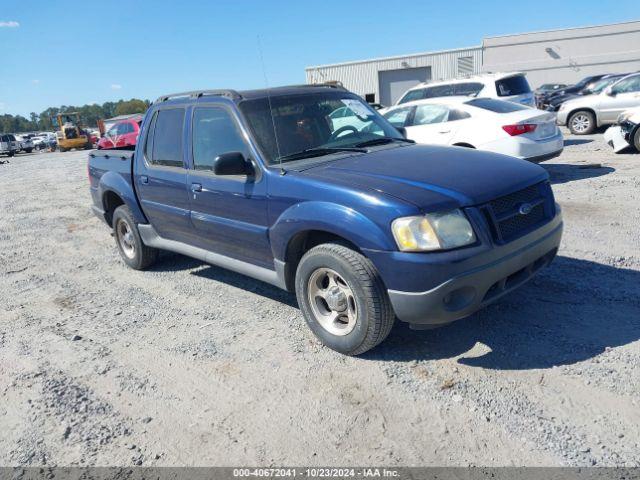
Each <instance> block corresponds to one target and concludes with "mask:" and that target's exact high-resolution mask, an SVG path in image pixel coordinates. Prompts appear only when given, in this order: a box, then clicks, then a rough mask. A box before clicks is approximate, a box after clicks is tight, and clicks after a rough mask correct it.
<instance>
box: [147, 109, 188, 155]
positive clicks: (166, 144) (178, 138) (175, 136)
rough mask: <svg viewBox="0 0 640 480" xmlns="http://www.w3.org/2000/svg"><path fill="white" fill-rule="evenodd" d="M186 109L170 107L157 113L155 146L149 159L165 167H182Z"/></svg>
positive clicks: (154, 131) (154, 135)
mask: <svg viewBox="0 0 640 480" xmlns="http://www.w3.org/2000/svg"><path fill="white" fill-rule="evenodd" d="M183 124H184V109H182V108H170V109H166V110H159V111H158V112H157V113H156V118H155V128H154V130H153V146H152V152H151V158H150V159H149V161H150V162H151V163H152V164H154V165H161V166H164V167H182V166H183V163H182V129H183Z"/></svg>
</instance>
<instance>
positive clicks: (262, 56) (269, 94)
mask: <svg viewBox="0 0 640 480" xmlns="http://www.w3.org/2000/svg"><path fill="white" fill-rule="evenodd" d="M256 37H257V38H258V51H259V52H260V63H261V64H262V74H263V75H264V84H265V86H266V88H267V100H268V101H269V114H270V115H271V125H273V136H274V138H275V140H276V151H277V153H278V166H279V167H280V175H284V174H285V173H286V172H285V170H284V168H282V154H281V153H280V142H279V141H278V131H277V129H276V120H275V118H274V116H273V107H272V106H271V88H270V87H269V80H268V79H267V69H266V68H265V66H264V55H263V54H262V42H261V41H260V35H259V34H258V35H256Z"/></svg>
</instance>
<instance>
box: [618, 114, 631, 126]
mask: <svg viewBox="0 0 640 480" xmlns="http://www.w3.org/2000/svg"><path fill="white" fill-rule="evenodd" d="M632 115H633V112H622V113H621V114H620V115H618V120H617V122H618V125H620V124H621V123H622V122H624V121H625V120H626V119H627V118H629V117H630V116H632Z"/></svg>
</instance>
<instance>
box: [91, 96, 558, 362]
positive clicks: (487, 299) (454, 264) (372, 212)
mask: <svg viewBox="0 0 640 480" xmlns="http://www.w3.org/2000/svg"><path fill="white" fill-rule="evenodd" d="M344 108H347V109H348V110H349V111H350V112H349V113H350V114H349V115H345V114H344V111H340V112H337V111H338V110H339V109H344ZM336 112H337V113H336ZM349 118H352V119H354V120H353V121H349V120H348V119H349ZM89 178H90V184H91V193H92V197H93V201H94V206H93V209H94V212H95V213H96V214H97V215H98V216H99V217H100V218H101V219H103V220H104V221H105V222H106V223H107V225H109V226H110V227H111V228H112V229H113V231H114V237H115V239H116V244H117V247H118V249H119V251H120V254H121V256H122V258H123V260H124V261H125V263H126V264H128V265H129V266H131V267H132V268H136V269H144V268H147V267H149V266H151V265H152V264H153V263H154V262H155V261H156V260H157V252H158V250H163V249H164V250H170V251H174V252H178V253H182V254H185V255H189V256H192V257H194V258H198V259H200V260H202V261H204V262H207V263H211V264H214V265H219V266H222V267H225V268H228V269H231V270H234V271H237V272H240V273H242V274H244V275H248V276H251V277H253V278H255V279H258V280H260V281H264V282H268V283H271V284H273V285H276V286H278V287H280V288H283V289H285V290H288V291H291V292H295V294H296V297H297V300H298V304H299V305H300V309H301V311H302V313H303V316H304V318H305V320H306V322H307V324H308V325H309V327H310V328H311V330H312V331H313V333H314V334H315V335H316V336H317V337H318V338H319V339H320V340H321V341H322V342H323V343H324V344H325V345H327V346H329V347H330V348H332V349H334V350H336V351H339V352H341V353H344V354H349V355H357V354H361V353H363V352H365V351H367V350H369V349H371V348H373V347H375V346H376V345H378V344H379V343H380V342H382V341H383V340H384V338H385V337H386V336H387V335H388V333H389V332H390V330H391V327H392V325H393V323H394V321H395V319H396V318H398V319H400V320H402V321H406V322H408V323H409V324H411V326H412V327H414V328H432V327H434V326H441V325H445V324H447V323H450V322H452V321H455V320H457V319H460V318H464V317H466V316H468V315H471V314H472V313H473V312H475V311H476V310H478V309H479V308H482V307H484V306H485V305H487V304H489V303H491V302H493V301H495V300H496V299H497V298H499V297H501V296H502V295H505V294H507V293H508V292H509V291H511V290H513V289H514V288H516V287H518V286H520V285H522V284H524V283H525V282H526V281H527V280H528V279H530V278H531V277H532V276H533V275H534V274H535V273H536V272H537V271H538V270H539V269H540V268H542V267H544V266H545V265H547V264H549V263H550V262H551V260H552V259H553V258H554V256H555V254H556V252H557V249H558V245H559V242H560V237H561V233H562V217H561V213H560V208H559V206H558V205H557V204H556V203H555V201H554V198H553V193H552V191H551V187H550V184H549V179H548V175H547V173H546V172H545V170H544V169H542V168H540V167H539V166H537V165H534V164H531V163H529V162H526V161H522V160H518V159H515V158H512V157H507V156H503V155H497V154H492V153H488V152H480V151H473V150H468V149H460V148H450V147H436V146H424V145H416V144H414V143H413V142H412V141H410V140H407V139H405V138H404V136H403V134H402V132H401V131H399V130H398V129H396V128H395V127H393V126H392V125H391V124H390V123H389V122H387V121H386V120H385V119H384V118H383V117H382V116H380V114H378V113H377V112H376V111H375V110H374V109H372V108H371V107H370V106H369V105H367V104H366V103H365V102H364V101H363V100H362V99H361V98H360V97H358V96H357V95H355V94H353V93H351V92H348V91H347V90H345V89H343V88H341V87H339V86H335V85H316V86H299V87H298V86H294V87H281V88H274V89H269V90H251V91H243V92H236V91H233V90H214V91H197V92H187V93H183V94H174V95H168V96H165V97H161V98H159V99H158V100H156V102H154V104H153V105H152V106H151V107H150V108H149V110H148V112H147V113H146V115H145V117H144V119H143V122H142V128H141V131H140V136H139V140H138V143H137V145H136V149H135V151H134V152H127V151H121V150H119V151H114V150H101V151H99V152H92V153H91V154H90V158H89Z"/></svg>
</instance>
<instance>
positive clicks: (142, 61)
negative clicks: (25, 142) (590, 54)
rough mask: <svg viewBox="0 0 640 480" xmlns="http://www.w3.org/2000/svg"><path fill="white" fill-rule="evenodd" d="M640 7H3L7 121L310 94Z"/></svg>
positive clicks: (3, 2)
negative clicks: (498, 38)
mask: <svg viewBox="0 0 640 480" xmlns="http://www.w3.org/2000/svg"><path fill="white" fill-rule="evenodd" d="M638 1H639V0H616V1H611V2H610V1H602V0H581V1H574V0H562V1H557V0H556V1H553V2H550V1H549V2H547V1H543V0H537V1H525V2H522V1H520V2H519V1H513V0H508V1H502V0H485V1H481V0H478V1H456V0H449V1H442V0H440V1H431V0H428V1H424V0H414V1H412V2H405V1H400V0H395V1H390V0H386V1H380V0H366V1H355V0H354V1H350V0H341V1H334V0H315V1H309V0H306V1H305V0H294V1H279V0H272V1H268V0H264V1H259V0H236V1H226V0H220V1H206V0H201V1H192V0H179V1H177V0H174V1H165V0H127V1H124V0H123V1H112V0H99V1H87V2H78V1H77V0H76V1H66V0H57V1H52V0H0V51H2V61H1V62H0V114H3V113H11V114H21V115H24V116H28V114H29V112H40V111H42V110H44V109H45V108H47V107H50V106H60V105H83V104H86V103H103V102H106V101H115V100H119V99H130V98H143V99H149V100H154V99H155V98H157V97H159V96H160V95H162V94H166V93H172V92H178V91H184V90H196V89H201V88H234V89H237V90H242V89H247V88H262V87H265V86H266V85H269V86H272V87H273V86H277V85H286V84H297V83H304V82H305V73H304V70H305V67H308V66H314V65H323V64H328V63H337V62H345V61H350V60H361V59H368V58H376V57H385V56H392V55H403V54H408V53H419V52H426V51H434V50H443V49H450V48H460V47H469V46H475V45H480V43H481V42H482V38H483V37H485V36H493V35H504V34H510V33H521V32H528V31H539V30H548V29H554V28H566V27H578V26H587V25H598V24H602V23H615V22H624V21H630V20H638V19H640V9H638ZM261 51H262V58H263V59H264V68H263V62H262V61H261ZM265 76H266V80H265Z"/></svg>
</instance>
